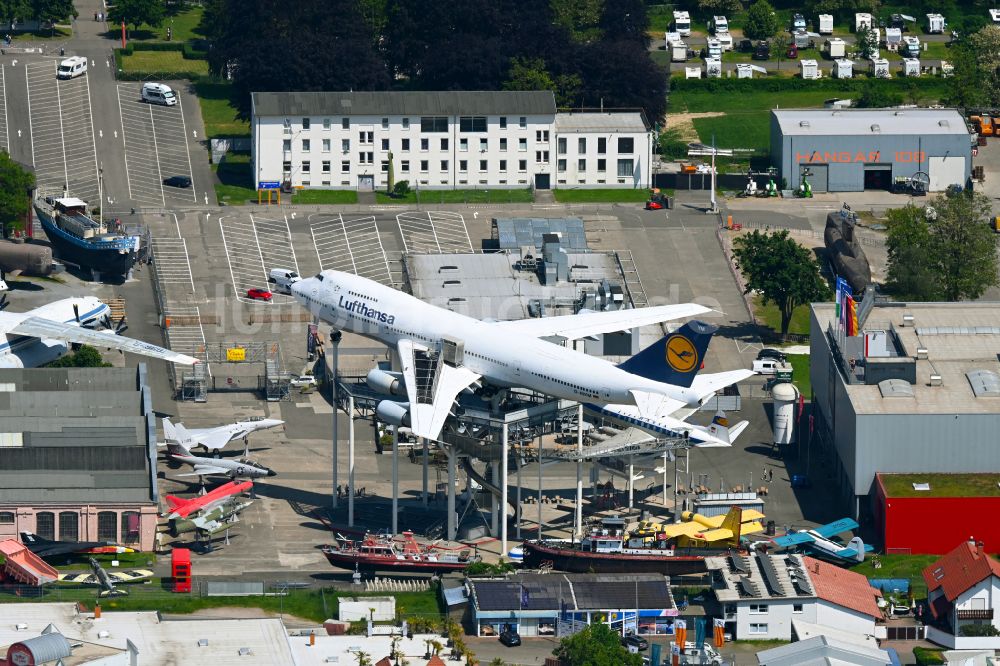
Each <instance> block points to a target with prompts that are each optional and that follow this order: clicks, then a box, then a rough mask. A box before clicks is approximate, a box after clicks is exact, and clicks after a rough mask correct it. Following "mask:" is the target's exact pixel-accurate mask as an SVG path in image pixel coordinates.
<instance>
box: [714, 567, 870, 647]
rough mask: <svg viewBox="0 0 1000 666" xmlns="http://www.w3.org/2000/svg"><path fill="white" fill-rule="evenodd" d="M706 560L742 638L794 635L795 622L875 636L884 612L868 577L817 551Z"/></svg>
mask: <svg viewBox="0 0 1000 666" xmlns="http://www.w3.org/2000/svg"><path fill="white" fill-rule="evenodd" d="M705 563H706V565H707V567H708V570H709V572H710V573H711V574H712V589H713V591H714V593H715V596H716V598H717V599H718V600H719V603H720V604H721V605H722V606H723V612H724V616H725V621H726V629H727V631H729V632H731V633H732V634H733V637H734V638H736V639H737V640H746V639H759V640H770V639H780V640H786V641H787V640H791V638H792V633H793V624H794V623H807V624H809V625H818V626H820V627H834V628H837V629H841V630H845V631H849V632H852V633H855V634H857V635H859V636H864V635H869V636H871V635H874V634H875V621H876V619H880V618H881V617H882V613H881V611H879V609H878V605H877V603H876V597H877V595H878V591H877V590H875V589H873V588H872V587H871V585H870V584H869V583H868V579H867V578H865V577H864V576H862V575H861V574H858V573H855V572H853V571H847V570H846V569H841V568H840V567H838V566H836V565H833V564H827V563H826V562H821V561H820V560H817V559H815V558H812V557H803V556H801V555H754V556H752V557H745V556H742V555H735V554H734V555H730V556H729V557H710V558H706V560H705Z"/></svg>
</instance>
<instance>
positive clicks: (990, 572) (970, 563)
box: [923, 540, 1000, 649]
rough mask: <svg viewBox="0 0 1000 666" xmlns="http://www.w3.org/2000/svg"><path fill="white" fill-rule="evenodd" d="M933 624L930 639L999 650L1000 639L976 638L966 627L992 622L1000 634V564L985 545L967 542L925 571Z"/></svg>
mask: <svg viewBox="0 0 1000 666" xmlns="http://www.w3.org/2000/svg"><path fill="white" fill-rule="evenodd" d="M923 575H924V581H925V582H926V583H927V603H928V605H929V606H930V610H931V615H932V616H933V624H931V625H929V626H928V638H930V639H931V640H932V641H934V642H936V643H940V644H942V645H946V646H948V647H951V648H955V649H995V648H996V647H998V646H1000V638H996V637H989V636H976V635H973V634H977V633H982V632H981V630H979V629H976V630H966V629H965V627H966V625H983V624H990V623H992V624H993V626H994V628H996V629H997V630H998V631H1000V617H998V615H1000V614H998V613H997V611H996V609H997V606H1000V562H998V561H997V560H995V559H993V558H992V557H990V556H989V555H988V554H987V553H986V551H985V549H984V548H983V546H982V544H981V543H977V542H975V541H972V540H970V541H963V542H962V543H961V544H959V545H958V547H956V548H955V549H954V550H952V551H951V552H950V553H948V554H947V555H945V556H944V557H942V558H941V559H939V560H938V561H937V562H934V563H933V564H931V565H929V566H927V568H925V569H924V571H923Z"/></svg>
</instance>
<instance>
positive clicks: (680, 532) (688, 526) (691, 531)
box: [660, 523, 705, 539]
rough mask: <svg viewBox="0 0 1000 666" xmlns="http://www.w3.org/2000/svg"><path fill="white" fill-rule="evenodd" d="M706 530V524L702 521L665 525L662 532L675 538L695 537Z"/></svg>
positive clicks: (668, 536)
mask: <svg viewBox="0 0 1000 666" xmlns="http://www.w3.org/2000/svg"><path fill="white" fill-rule="evenodd" d="M704 531H705V526H704V525H702V524H700V523H673V524H672V525H664V526H663V529H662V530H660V533H661V534H666V535H667V538H668V539H673V538H674V537H679V536H686V537H693V536H694V535H696V534H701V533H703V532H704ZM699 538H700V537H699Z"/></svg>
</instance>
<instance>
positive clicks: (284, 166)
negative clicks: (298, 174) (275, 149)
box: [281, 160, 292, 176]
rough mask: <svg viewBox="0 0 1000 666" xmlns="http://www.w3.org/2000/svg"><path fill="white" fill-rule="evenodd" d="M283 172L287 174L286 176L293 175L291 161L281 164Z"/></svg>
mask: <svg viewBox="0 0 1000 666" xmlns="http://www.w3.org/2000/svg"><path fill="white" fill-rule="evenodd" d="M281 172H282V173H283V174H285V176H288V175H289V174H291V173H292V163H291V161H290V160H285V161H284V162H282V163H281Z"/></svg>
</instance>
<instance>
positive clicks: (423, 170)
mask: <svg viewBox="0 0 1000 666" xmlns="http://www.w3.org/2000/svg"><path fill="white" fill-rule="evenodd" d="M429 164H430V163H429V162H428V161H427V160H420V172H421V173H427V169H428V168H429V166H428V165H429Z"/></svg>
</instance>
